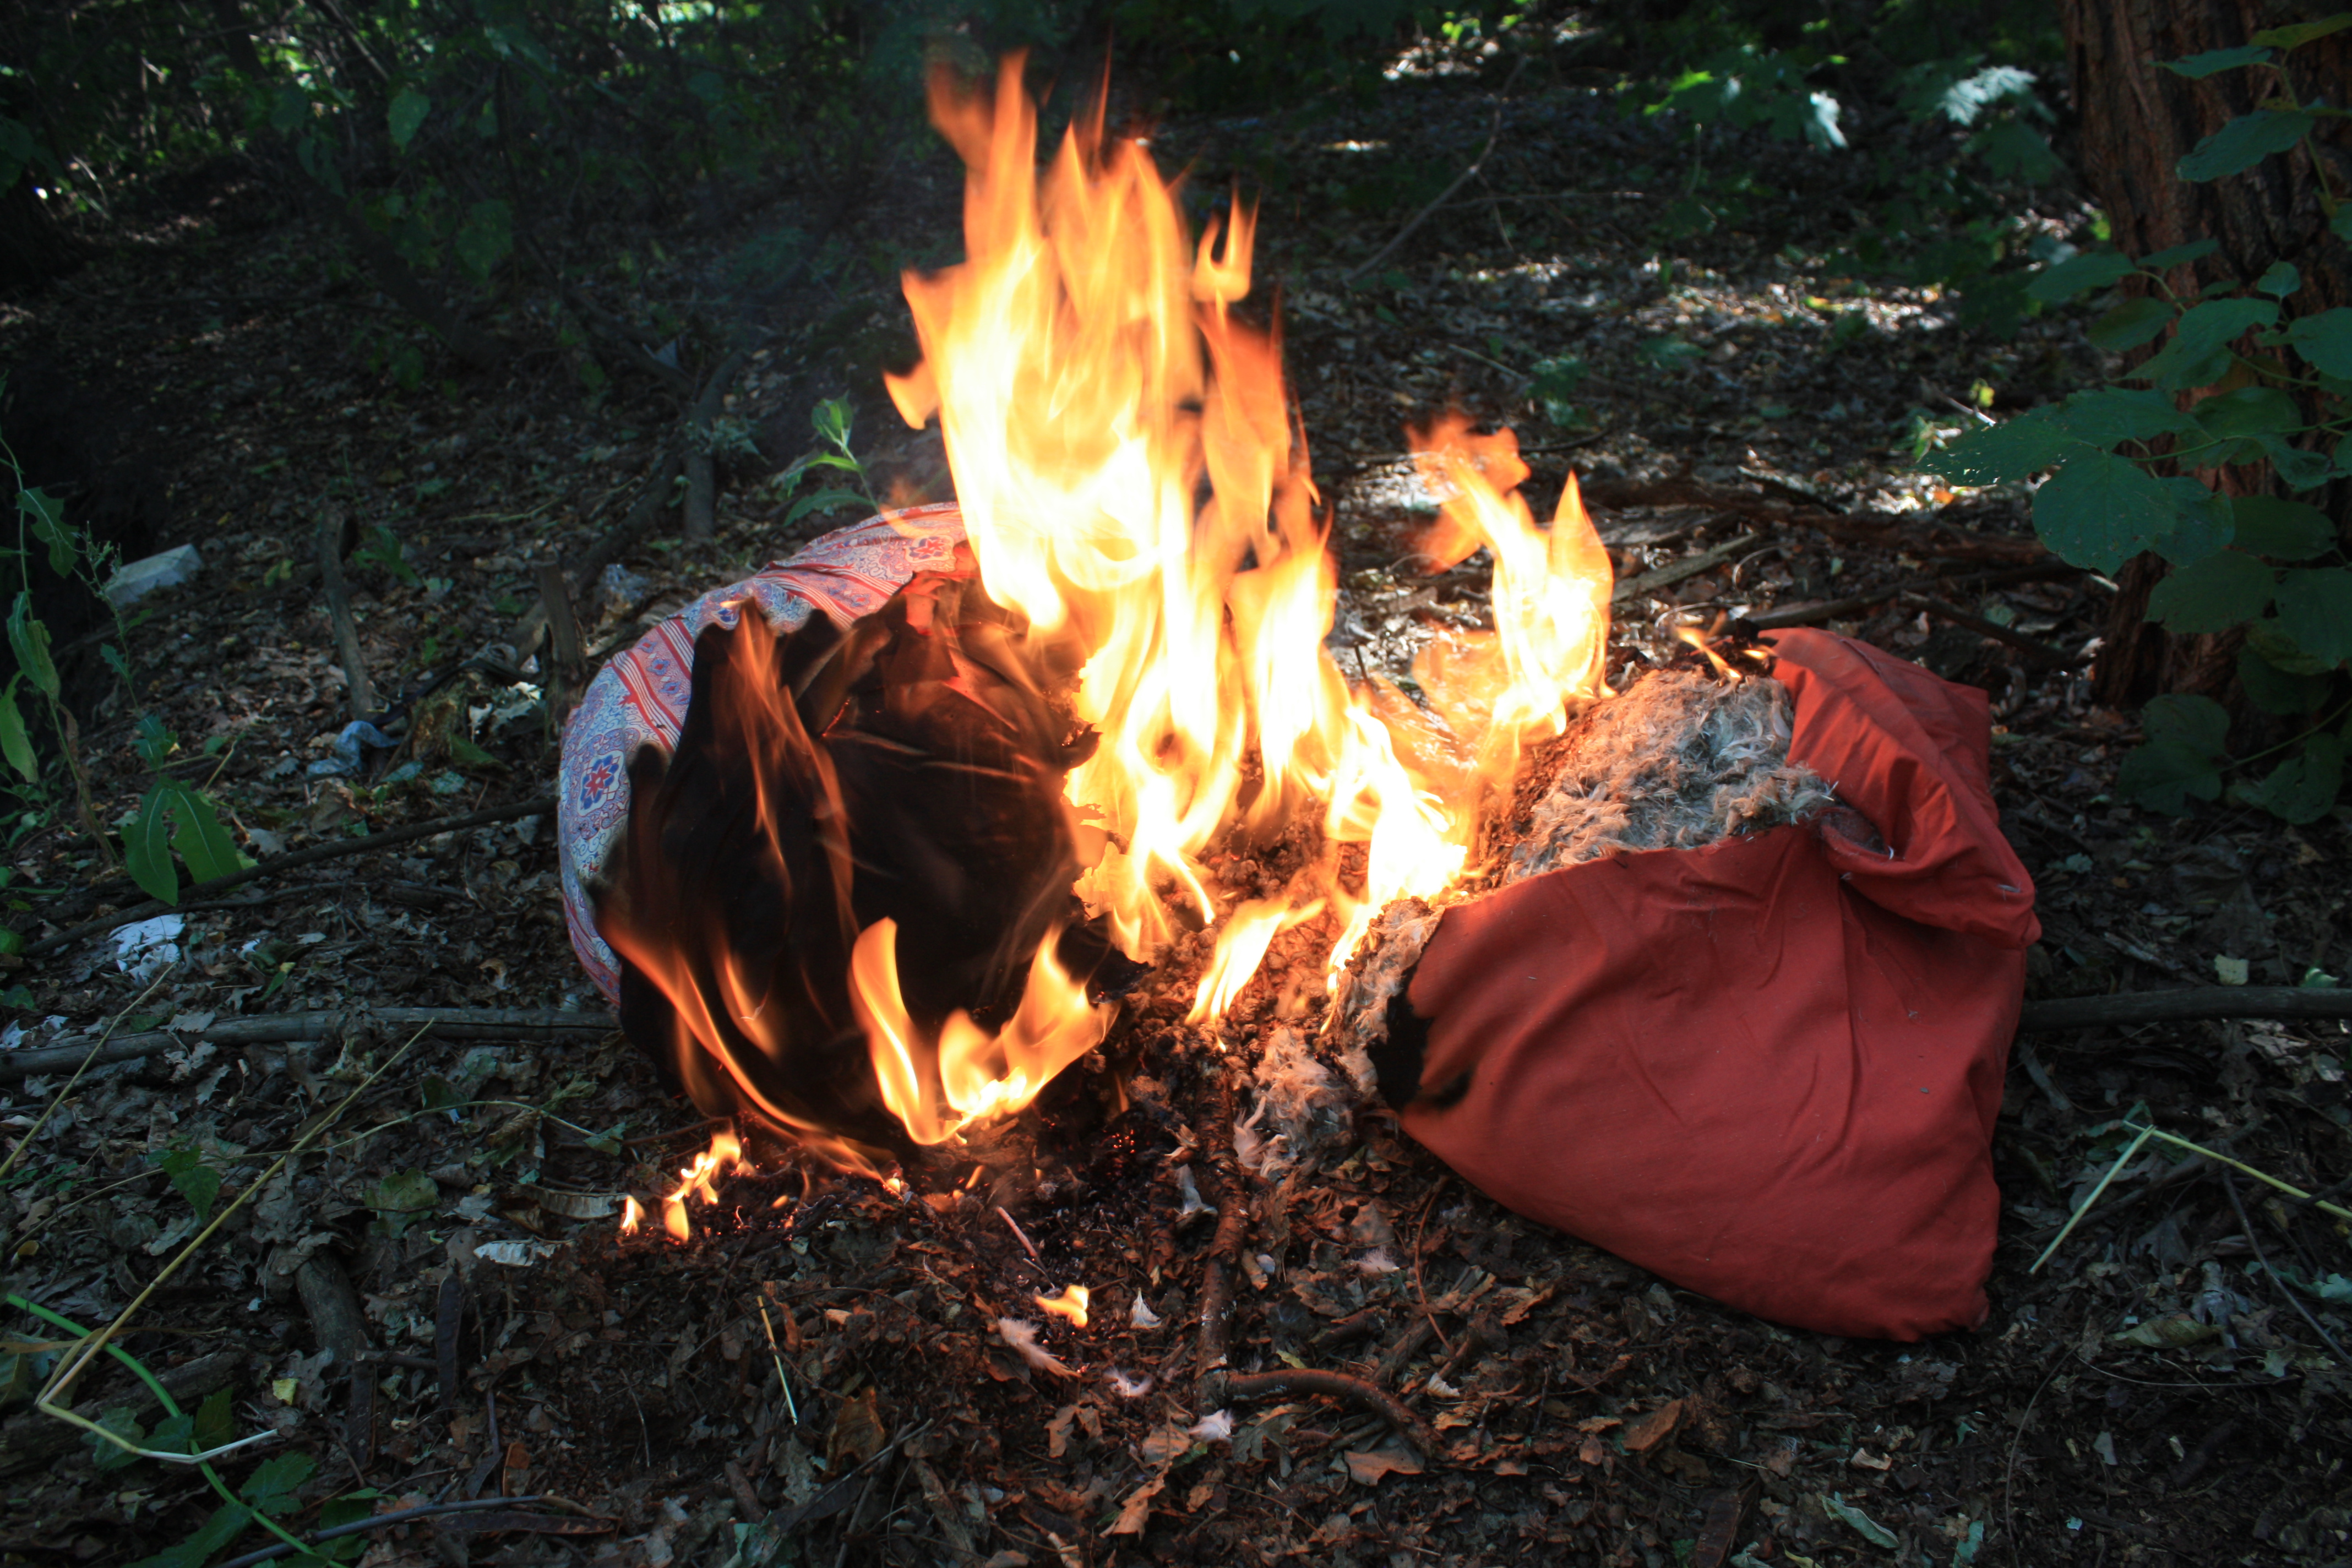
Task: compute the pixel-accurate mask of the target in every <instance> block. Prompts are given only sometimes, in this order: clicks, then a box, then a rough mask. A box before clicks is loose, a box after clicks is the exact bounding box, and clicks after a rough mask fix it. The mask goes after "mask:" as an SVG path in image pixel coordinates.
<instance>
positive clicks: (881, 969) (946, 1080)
mask: <svg viewBox="0 0 2352 1568" xmlns="http://www.w3.org/2000/svg"><path fill="white" fill-rule="evenodd" d="M1060 934H1061V933H1060V932H1059V931H1054V932H1051V933H1049V934H1048V935H1047V937H1046V939H1045V942H1043V943H1042V944H1040V945H1039V947H1038V949H1037V953H1036V956H1035V957H1034V958H1033V959H1032V960H1031V961H1030V963H1029V980H1028V984H1026V985H1024V987H1023V988H1022V992H1021V1005H1020V1006H1019V1007H1018V1008H1016V1009H1015V1010H1014V1012H1013V1018H1012V1021H1011V1022H1010V1023H1008V1024H1007V1025H1006V1026H1004V1028H1003V1030H1001V1031H999V1032H997V1033H994V1034H992V1033H990V1032H989V1031H988V1030H986V1029H983V1028H982V1027H981V1026H979V1025H978V1024H976V1023H974V1022H972V1019H971V1015H970V1014H969V1013H966V1012H963V1011H961V1009H959V1010H958V1011H957V1012H956V1013H954V1014H953V1015H951V1016H950V1017H949V1019H948V1021H947V1023H946V1025H945V1026H943V1027H942V1028H941V1029H940V1037H939V1040H938V1042H937V1045H936V1048H935V1049H934V1048H932V1047H930V1046H929V1043H927V1042H925V1041H923V1040H922V1039H921V1038H920V1037H919V1034H918V1031H917V1029H916V1026H915V1022H914V1020H913V1019H912V1018H910V1017H908V1015H907V1004H906V1002H905V1000H904V999H903V998H902V996H901V995H900V993H899V990H898V921H890V920H880V921H875V922H874V923H873V924H872V925H870V926H867V927H866V930H865V931H861V932H860V933H859V934H858V938H857V945H856V948H855V949H854V950H852V952H851V953H850V959H849V995H850V1001H851V1002H852V1003H853V1004H854V1005H856V1009H857V1018H858V1022H859V1023H860V1024H862V1025H863V1026H865V1029H866V1047H867V1048H868V1050H870V1051H871V1052H872V1054H873V1058H874V1076H875V1078H876V1079H877V1080H878V1081H879V1082H880V1084H881V1086H882V1102H883V1103H884V1104H885V1105H887V1106H888V1107H889V1108H890V1110H891V1113H892V1114H894V1115H895V1116H897V1117H898V1120H899V1121H901V1122H903V1123H905V1125H906V1128H907V1135H908V1137H910V1138H912V1139H914V1141H915V1142H918V1143H944V1142H947V1141H948V1140H949V1139H950V1138H952V1137H953V1136H955V1135H956V1133H958V1132H960V1131H962V1130H963V1129H964V1128H966V1127H968V1126H970V1125H971V1123H973V1122H974V1121H982V1120H984V1119H986V1118H989V1117H992V1116H1004V1115H1010V1114H1012V1113H1013V1112H1014V1111H1017V1110H1021V1109H1022V1108H1023V1107H1024V1106H1026V1105H1027V1104H1028V1103H1029V1102H1030V1101H1031V1100H1034V1099H1036V1098H1037V1093H1038V1091H1039V1090H1040V1089H1044V1088H1045V1085H1046V1084H1047V1083H1049V1082H1051V1081H1052V1080H1053V1079H1054V1076H1055V1074H1056V1073H1059V1072H1060V1071H1061V1070H1062V1069H1063V1068H1066V1067H1067V1066H1069V1065H1070V1064H1071V1063H1072V1062H1074V1061H1076V1060H1077V1059H1078V1058H1080V1057H1082V1056H1084V1055H1086V1054H1087V1052H1088V1051H1090V1050H1092V1049H1094V1048H1095V1047H1096V1045H1097V1044H1098V1043H1099V1042H1100V1041H1101V1039H1102V1037H1103V1036H1104V1035H1105V1034H1106V1033H1107V1032H1108V1030H1109V1028H1110V1022H1111V1019H1112V1018H1114V1017H1115V1016H1118V1005H1117V1004H1115V1003H1108V1002H1106V1003H1103V1004H1101V1005H1088V1004H1087V992H1086V987H1085V986H1083V985H1081V984H1078V983H1077V982H1076V981H1075V980H1073V979H1071V978H1070V975H1069V973H1067V972H1066V970H1064V969H1063V968H1062V966H1061V964H1060V963H1056V962H1055V958H1054V942H1055V938H1057V937H1059V936H1060ZM927 1064H933V1065H935V1069H936V1070H935V1072H934V1070H931V1068H930V1067H929V1066H927Z"/></svg>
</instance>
